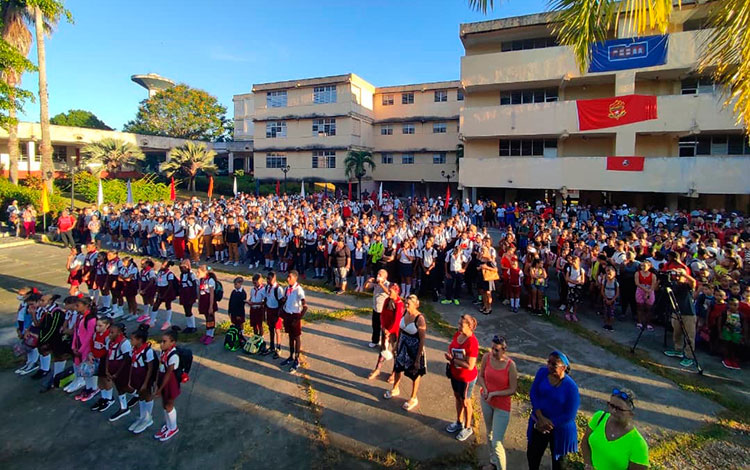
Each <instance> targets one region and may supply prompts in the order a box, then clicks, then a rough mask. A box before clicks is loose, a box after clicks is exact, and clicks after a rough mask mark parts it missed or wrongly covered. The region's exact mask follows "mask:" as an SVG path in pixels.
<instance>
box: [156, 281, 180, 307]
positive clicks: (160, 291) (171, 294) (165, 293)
mask: <svg viewBox="0 0 750 470" xmlns="http://www.w3.org/2000/svg"><path fill="white" fill-rule="evenodd" d="M176 298H177V294H176V293H175V291H174V288H173V287H172V286H171V285H168V286H157V287H156V300H157V301H158V302H167V303H169V302H172V301H173V300H174V299H176Z"/></svg>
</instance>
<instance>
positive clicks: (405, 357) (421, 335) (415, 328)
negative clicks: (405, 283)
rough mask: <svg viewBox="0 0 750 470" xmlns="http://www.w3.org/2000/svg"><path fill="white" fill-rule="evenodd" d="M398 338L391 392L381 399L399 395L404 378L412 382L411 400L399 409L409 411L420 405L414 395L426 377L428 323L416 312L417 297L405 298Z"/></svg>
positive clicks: (417, 309) (417, 308)
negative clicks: (404, 310) (404, 311)
mask: <svg viewBox="0 0 750 470" xmlns="http://www.w3.org/2000/svg"><path fill="white" fill-rule="evenodd" d="M399 327H400V336H399V338H398V346H397V347H396V358H395V360H394V363H393V372H394V373H395V376H394V378H393V388H392V389H391V390H388V391H387V392H385V394H384V395H383V397H384V398H385V399H386V400H390V399H391V398H393V397H397V396H398V395H399V394H400V393H401V392H400V390H399V388H398V386H399V384H400V383H401V378H402V376H403V375H406V376H407V377H409V378H410V379H411V380H412V381H413V386H412V389H411V397H410V398H409V400H408V401H406V402H405V403H404V404H403V405H402V408H403V409H404V410H406V411H411V410H412V409H414V407H415V406H417V405H418V404H419V400H418V399H417V392H418V391H419V381H420V378H421V377H422V376H423V375H425V374H426V373H427V358H426V357H425V350H424V346H425V337H426V336H427V322H426V321H425V319H424V316H423V315H422V313H421V312H420V311H419V299H418V298H417V296H416V295H413V294H412V295H410V296H409V297H407V298H406V313H405V314H404V317H403V318H402V319H401V324H400V325H399Z"/></svg>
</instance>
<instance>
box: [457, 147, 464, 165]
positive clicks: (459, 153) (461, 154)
mask: <svg viewBox="0 0 750 470" xmlns="http://www.w3.org/2000/svg"><path fill="white" fill-rule="evenodd" d="M462 158H464V144H457V145H456V171H458V168H459V167H460V166H461V159H462Z"/></svg>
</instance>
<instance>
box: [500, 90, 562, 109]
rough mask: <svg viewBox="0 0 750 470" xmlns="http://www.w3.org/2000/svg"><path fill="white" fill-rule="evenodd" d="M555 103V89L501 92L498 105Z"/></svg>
mask: <svg viewBox="0 0 750 470" xmlns="http://www.w3.org/2000/svg"><path fill="white" fill-rule="evenodd" d="M553 101H557V88H542V89H533V90H514V91H510V90H509V91H503V92H501V93H500V104H501V105H509V104H524V103H545V102H547V103H549V102H553Z"/></svg>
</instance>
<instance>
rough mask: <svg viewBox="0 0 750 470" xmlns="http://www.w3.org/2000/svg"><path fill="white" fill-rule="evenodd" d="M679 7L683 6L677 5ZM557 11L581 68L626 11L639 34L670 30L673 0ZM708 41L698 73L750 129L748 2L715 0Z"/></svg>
mask: <svg viewBox="0 0 750 470" xmlns="http://www.w3.org/2000/svg"><path fill="white" fill-rule="evenodd" d="M468 3H469V6H470V7H471V8H473V9H475V10H477V11H481V12H483V13H485V14H486V13H487V12H488V11H489V10H492V9H493V7H494V1H493V0H468ZM678 8H679V7H678ZM550 9H551V10H552V11H554V12H556V13H557V18H556V26H555V29H554V32H555V35H556V36H557V38H558V40H559V41H560V43H561V44H563V45H566V46H570V47H571V48H572V49H573V53H574V54H575V58H576V62H577V63H578V67H579V68H580V70H581V72H583V71H585V70H587V68H588V64H589V62H590V60H591V45H592V44H593V43H595V42H598V41H602V40H604V39H606V35H607V32H608V31H610V30H612V29H613V28H615V27H616V26H617V25H618V20H619V19H620V16H621V15H627V16H626V18H625V21H624V22H623V23H624V27H625V28H626V33H627V34H630V35H633V36H637V35H640V34H643V33H644V32H647V31H649V30H657V31H660V32H661V33H662V34H664V33H666V32H667V28H668V26H669V22H670V20H671V18H672V14H673V13H674V11H675V7H674V2H673V0H623V1H618V0H552V1H551V2H550ZM708 25H709V26H711V28H712V29H708V30H706V36H705V38H704V41H703V42H702V43H701V44H699V45H698V46H699V48H700V53H701V59H700V62H699V66H698V71H699V72H710V73H712V75H713V78H714V80H715V81H716V82H717V83H719V84H721V85H723V86H724V88H725V90H726V95H725V96H726V100H725V102H724V105H725V106H729V105H731V106H733V109H734V113H735V115H736V118H737V122H738V123H740V122H741V123H743V124H744V127H745V129H746V130H750V28H748V27H749V26H750V7H749V6H748V2H747V0H721V1H715V2H712V8H711V9H710V11H709V18H708Z"/></svg>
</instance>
